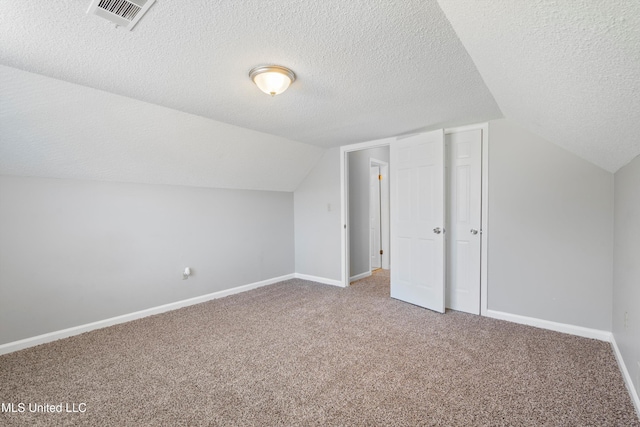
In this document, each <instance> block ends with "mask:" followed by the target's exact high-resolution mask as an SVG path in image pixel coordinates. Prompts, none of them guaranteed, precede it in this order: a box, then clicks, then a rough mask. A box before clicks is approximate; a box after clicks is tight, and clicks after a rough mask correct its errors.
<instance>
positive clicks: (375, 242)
mask: <svg viewBox="0 0 640 427" xmlns="http://www.w3.org/2000/svg"><path fill="white" fill-rule="evenodd" d="M379 176H380V166H378V165H371V167H370V173H369V258H370V259H371V262H370V267H371V268H370V270H373V269H376V268H380V267H382V254H381V253H380V250H381V249H382V243H381V240H380V239H381V222H380V220H381V218H380V212H381V207H380V206H381V205H380V179H379Z"/></svg>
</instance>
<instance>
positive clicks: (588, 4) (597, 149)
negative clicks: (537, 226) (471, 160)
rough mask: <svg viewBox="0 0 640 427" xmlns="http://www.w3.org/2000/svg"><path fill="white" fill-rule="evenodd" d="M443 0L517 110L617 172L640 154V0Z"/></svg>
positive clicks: (515, 114)
mask: <svg viewBox="0 0 640 427" xmlns="http://www.w3.org/2000/svg"><path fill="white" fill-rule="evenodd" d="M439 3H440V5H441V7H442V9H443V11H444V12H445V14H446V16H447V18H448V19H449V21H450V22H451V24H452V25H453V27H454V28H455V30H456V32H457V34H458V36H459V37H460V40H461V41H462V43H463V44H464V46H465V47H466V48H467V51H468V52H469V54H470V55H471V57H472V58H473V60H474V62H475V64H476V66H477V67H478V70H479V71H480V74H481V75H482V77H483V79H484V81H485V83H486V84H487V86H488V87H489V89H490V90H491V93H492V94H493V96H494V97H495V99H496V101H497V102H498V105H499V106H500V109H501V110H502V112H503V113H504V115H505V116H506V117H507V118H509V119H511V120H514V121H516V122H518V123H520V124H521V125H522V126H524V127H526V128H528V129H529V130H531V131H533V132H535V133H537V134H539V135H541V136H543V137H545V138H546V139H548V140H550V141H552V142H554V143H556V144H558V145H560V146H562V147H564V148H565V149H567V150H569V151H571V152H573V153H575V154H577V155H579V156H581V157H583V158H584V159H586V160H589V161H591V162H593V163H595V164H597V165H599V166H601V167H602V168H604V169H606V170H608V171H610V172H615V171H616V170H617V169H619V168H620V167H621V166H624V165H625V164H626V163H628V162H629V161H631V159H633V158H634V157H635V156H637V155H639V154H640V1H638V0H626V1H620V0H608V1H588V0H581V1H578V0H571V1H551V0H528V1H513V0H493V1H471V2H470V1H467V0H439Z"/></svg>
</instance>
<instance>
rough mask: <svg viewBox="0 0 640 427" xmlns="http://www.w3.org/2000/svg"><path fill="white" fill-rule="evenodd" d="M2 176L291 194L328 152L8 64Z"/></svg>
mask: <svg viewBox="0 0 640 427" xmlns="http://www.w3.org/2000/svg"><path fill="white" fill-rule="evenodd" d="M0 81H1V82H2V92H1V93H2V97H0V124H1V133H0V173H2V174H6V175H19V176H40V177H53V178H72V179H74V178H75V179H91V180H100V181H119V182H135V183H147V184H173V185H188V186H194V187H217V188H235V189H254V190H279V191H293V190H295V189H296V188H297V186H298V184H299V183H300V182H301V181H302V179H304V177H305V176H306V174H307V173H308V171H309V170H310V169H311V168H312V167H313V166H314V165H315V163H316V162H317V161H318V159H319V158H320V156H321V155H322V153H323V151H324V150H323V149H321V148H318V147H315V146H312V145H308V144H301V143H299V142H294V141H290V140H287V139H285V138H282V137H279V136H274V135H268V134H264V133H261V132H256V131H253V130H249V129H244V128H240V127H237V126H233V125H229V124H226V123H220V122H216V121H214V120H211V119H206V118H204V117H199V116H196V115H193V114H188V113H183V112H180V111H176V110H173V109H170V108H165V107H160V106H157V105H153V104H149V103H147V102H142V101H137V100H134V99H131V98H127V97H124V96H119V95H114V94H111V93H108V92H103V91H100V90H96V89H91V88H87V87H84V86H80V85H75V84H71V83H67V82H63V81H60V80H56V79H52V78H49V77H44V76H41V75H38V74H32V73H28V72H25V71H21V70H17V69H15V68H10V67H4V66H0Z"/></svg>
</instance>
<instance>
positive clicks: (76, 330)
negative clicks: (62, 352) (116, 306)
mask: <svg viewBox="0 0 640 427" xmlns="http://www.w3.org/2000/svg"><path fill="white" fill-rule="evenodd" d="M294 277H295V275H294V274H287V275H285V276H280V277H274V278H272V279H267V280H262V281H260V282H255V283H250V284H248V285H243V286H237V287H235V288H231V289H225V290H223V291H218V292H213V293H211V294H207V295H202V296H199V297H194V298H189V299H185V300H182V301H176V302H172V303H169V304H164V305H160V306H157V307H151V308H147V309H145V310H140V311H136V312H133V313H129V314H123V315H122V316H116V317H111V318H109V319H104V320H99V321H97V322H92V323H87V324H84V325H80V326H74V327H71V328H67V329H62V330H60V331H55V332H49V333H47V334H42V335H38V336H35V337H31V338H25V339H22V340H19V341H13V342H10V343H6V344H2V345H0V355H2V354H7V353H12V352H14V351H18V350H22V349H25V348H29V347H33V346H36V345H40V344H45V343H48V342H51V341H56V340H59V339H62V338H68V337H71V336H74V335H79V334H82V333H85V332H89V331H93V330H95V329H101V328H106V327H107V326H113V325H117V324H119V323H125V322H130V321H132V320H136V319H141V318H143V317H147V316H152V315H154V314H160V313H164V312H167V311H171V310H176V309H178V308H182V307H187V306H190V305H194V304H200V303H202V302H206V301H210V300H213V299H217V298H222V297H226V296H229V295H233V294H238V293H240V292H246V291H250V290H251V289H256V288H260V287H262V286H267V285H271V284H274V283H278V282H282V281H284V280H289V279H293V278H294Z"/></svg>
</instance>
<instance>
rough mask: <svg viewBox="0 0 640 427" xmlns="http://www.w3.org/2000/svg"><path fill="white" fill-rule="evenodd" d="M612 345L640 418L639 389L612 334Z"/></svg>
mask: <svg viewBox="0 0 640 427" xmlns="http://www.w3.org/2000/svg"><path fill="white" fill-rule="evenodd" d="M611 347H613V354H615V355H616V360H617V361H618V366H619V367H620V372H622V378H624V383H625V385H626V386H627V390H628V391H629V394H630V395H631V400H632V401H633V405H634V406H635V407H636V415H637V416H638V418H640V397H638V391H637V390H636V388H635V386H634V385H633V381H631V375H629V370H628V369H627V365H626V364H625V363H624V359H623V358H622V353H620V349H619V348H618V343H616V337H615V335H612V336H611Z"/></svg>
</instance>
